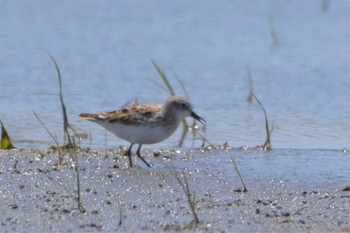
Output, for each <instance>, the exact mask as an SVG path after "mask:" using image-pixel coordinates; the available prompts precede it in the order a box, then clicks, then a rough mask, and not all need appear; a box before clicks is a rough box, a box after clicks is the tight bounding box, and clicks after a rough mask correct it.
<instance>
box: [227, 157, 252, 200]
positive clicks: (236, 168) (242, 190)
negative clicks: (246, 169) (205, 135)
mask: <svg viewBox="0 0 350 233" xmlns="http://www.w3.org/2000/svg"><path fill="white" fill-rule="evenodd" d="M231 161H232V163H233V165H234V166H235V170H236V172H237V174H238V177H239V179H240V180H241V182H242V184H243V189H242V188H239V189H236V190H235V192H239V193H242V192H243V193H245V192H248V189H247V186H246V185H245V183H244V181H243V178H242V176H241V173H240V172H239V170H238V167H237V164H236V161H235V160H234V159H233V158H231Z"/></svg>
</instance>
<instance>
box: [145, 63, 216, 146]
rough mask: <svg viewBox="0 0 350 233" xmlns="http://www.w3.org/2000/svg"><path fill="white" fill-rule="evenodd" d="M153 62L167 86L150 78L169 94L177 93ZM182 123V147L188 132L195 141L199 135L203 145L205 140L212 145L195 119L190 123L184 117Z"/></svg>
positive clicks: (185, 91) (184, 89) (181, 83)
mask: <svg viewBox="0 0 350 233" xmlns="http://www.w3.org/2000/svg"><path fill="white" fill-rule="evenodd" d="M152 64H153V66H154V68H155V69H156V70H157V73H158V75H159V76H160V78H161V80H162V82H163V83H164V85H165V87H164V86H163V85H161V84H159V83H158V82H156V81H154V80H150V81H151V82H153V83H154V84H156V85H157V86H159V87H160V88H162V89H163V90H164V91H166V92H167V93H168V94H169V95H175V91H174V88H173V87H172V85H171V84H170V81H169V78H168V77H167V75H166V74H165V72H164V71H163V70H162V69H161V68H160V67H159V66H158V65H157V64H156V63H155V62H154V61H152ZM175 77H176V80H177V82H178V83H179V84H180V86H181V88H182V90H183V92H184V93H185V95H186V97H187V98H188V99H190V98H189V94H188V92H187V90H186V88H185V85H184V84H183V82H182V81H181V80H180V78H179V77H178V76H176V75H175ZM182 125H183V131H182V134H181V138H180V140H179V143H178V146H179V147H182V146H183V144H184V141H185V139H186V136H187V134H188V132H189V131H190V132H192V135H193V142H194V141H195V139H197V135H198V136H199V138H200V139H202V140H203V143H202V147H204V144H205V142H208V143H209V144H210V145H212V144H211V143H210V142H209V140H208V139H207V138H206V137H205V135H203V134H201V133H200V132H199V131H198V129H199V127H198V125H197V123H196V121H193V123H192V124H189V123H188V122H187V120H186V119H184V120H183V121H182Z"/></svg>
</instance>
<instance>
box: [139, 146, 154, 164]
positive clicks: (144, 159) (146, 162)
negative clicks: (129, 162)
mask: <svg viewBox="0 0 350 233" xmlns="http://www.w3.org/2000/svg"><path fill="white" fill-rule="evenodd" d="M141 146H142V144H140V145H139V148H138V149H137V152H136V154H137V157H139V158H140V159H141V160H142V161H143V162H144V163H145V164H146V165H147V167H150V166H151V165H150V164H149V163H147V162H146V160H145V159H144V158H142V156H141V154H140V149H141Z"/></svg>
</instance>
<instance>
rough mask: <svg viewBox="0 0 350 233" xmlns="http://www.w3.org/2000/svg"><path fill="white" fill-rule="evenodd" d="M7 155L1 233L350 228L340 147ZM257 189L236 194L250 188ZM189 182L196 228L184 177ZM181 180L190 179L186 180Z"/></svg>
mask: <svg viewBox="0 0 350 233" xmlns="http://www.w3.org/2000/svg"><path fill="white" fill-rule="evenodd" d="M142 153H143V155H144V157H145V159H146V160H147V161H149V162H151V163H153V165H154V166H153V167H151V168H147V167H146V166H145V164H143V163H142V161H140V160H139V159H137V158H136V156H135V157H133V161H134V164H135V166H134V167H133V168H129V167H128V159H127V157H125V156H122V155H120V154H117V151H115V150H114V151H112V150H106V151H96V150H83V151H81V152H79V153H77V155H78V167H79V174H80V176H79V177H80V189H81V203H82V206H83V208H84V210H85V212H81V211H79V209H78V205H77V200H76V190H77V185H76V184H77V182H76V172H75V169H74V167H73V166H72V164H74V163H73V161H72V160H71V159H70V157H69V155H68V154H65V157H64V161H65V162H66V164H65V165H58V155H57V153H55V152H53V151H50V150H15V151H0V161H1V163H0V182H1V191H0V192H1V210H0V212H1V219H0V223H1V224H0V231H1V232H12V231H16V232H48V231H51V232H99V231H102V232H103V231H117V232H141V231H142V232H350V192H346V191H342V189H343V188H345V187H346V186H347V185H350V169H349V167H350V155H349V153H348V152H345V151H341V150H339V151H337V150H334V151H333V150H273V151H271V152H262V151H258V150H244V151H241V150H239V149H223V148H219V149H209V150H207V149H205V150H204V149H195V150H184V149H181V150H161V151H152V150H150V149H145V150H143V151H142ZM231 159H234V160H235V162H236V164H237V166H238V169H239V171H240V173H241V175H242V177H243V180H244V182H245V184H246V186H247V188H248V192H244V193H243V192H237V190H238V189H240V188H242V183H241V181H240V179H239V177H238V175H237V172H236V171H235V169H234V166H233V163H232V162H231ZM182 171H184V174H185V175H186V177H187V180H188V183H189V189H190V192H191V193H192V197H194V199H195V203H196V208H195V209H196V213H197V215H198V218H199V221H200V222H199V223H198V224H196V223H194V222H193V217H192V215H191V212H190V209H189V205H188V202H187V199H186V196H185V194H184V192H183V190H182V187H181V186H180V185H179V183H178V182H177V180H176V178H175V173H177V174H180V176H181V175H182ZM180 178H182V177H180Z"/></svg>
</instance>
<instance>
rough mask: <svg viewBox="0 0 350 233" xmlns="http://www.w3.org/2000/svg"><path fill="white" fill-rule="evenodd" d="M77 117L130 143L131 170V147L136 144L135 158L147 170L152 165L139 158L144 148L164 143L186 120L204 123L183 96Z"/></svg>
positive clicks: (83, 114) (82, 114)
mask: <svg viewBox="0 0 350 233" xmlns="http://www.w3.org/2000/svg"><path fill="white" fill-rule="evenodd" d="M79 116H80V117H81V118H83V119H85V120H89V121H92V122H94V123H97V124H99V125H101V126H102V127H104V128H105V129H106V130H108V131H109V132H111V133H113V134H114V135H115V136H117V137H119V138H121V139H124V140H126V141H128V142H130V143H131V145H130V147H129V149H128V151H127V155H128V157H129V163H130V167H132V161H131V149H132V147H133V145H134V144H139V147H138V149H137V152H136V155H137V156H138V157H139V158H140V159H141V160H142V161H143V162H144V163H145V164H146V165H147V166H148V167H150V166H151V165H150V164H149V163H148V162H147V161H146V160H145V159H144V158H143V157H142V156H141V154H140V149H141V146H142V145H143V144H155V143H159V142H161V141H164V140H165V139H167V138H168V137H170V136H171V135H172V134H173V133H174V132H175V131H176V129H177V128H178V127H179V125H180V123H181V121H182V120H183V119H184V118H185V117H193V118H194V119H196V120H198V121H200V122H201V123H204V122H205V121H204V120H203V118H201V117H200V116H198V115H197V114H196V113H195V112H194V111H193V105H192V104H191V102H190V100H188V99H187V98H185V97H182V96H171V97H170V98H168V99H167V100H166V101H165V103H164V104H148V105H138V104H134V105H131V106H126V107H123V108H121V109H118V110H115V111H112V112H107V113H98V114H88V113H81V114H80V115H79Z"/></svg>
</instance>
